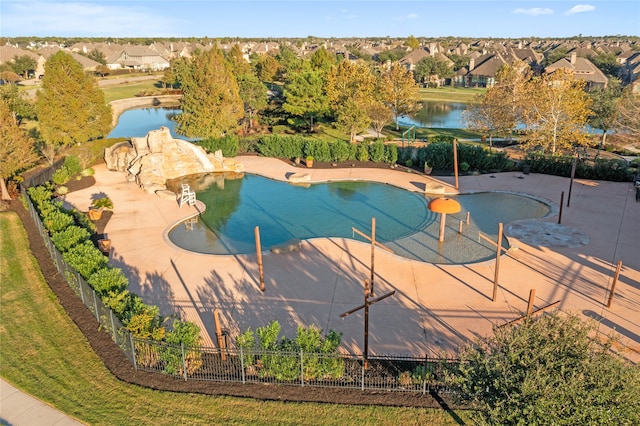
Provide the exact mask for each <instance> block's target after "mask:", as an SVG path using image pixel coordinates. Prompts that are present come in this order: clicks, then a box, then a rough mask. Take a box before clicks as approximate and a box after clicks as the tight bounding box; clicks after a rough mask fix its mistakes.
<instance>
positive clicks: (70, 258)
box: [62, 241, 107, 280]
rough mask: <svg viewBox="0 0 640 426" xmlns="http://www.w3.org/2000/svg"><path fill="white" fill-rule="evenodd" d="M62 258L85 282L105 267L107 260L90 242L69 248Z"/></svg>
mask: <svg viewBox="0 0 640 426" xmlns="http://www.w3.org/2000/svg"><path fill="white" fill-rule="evenodd" d="M62 258H63V259H64V260H65V262H67V263H68V264H69V266H71V267H72V268H73V269H75V270H76V271H78V273H79V274H80V275H81V276H82V277H83V278H84V279H85V280H86V279H89V277H90V276H91V274H93V273H94V272H95V271H97V270H98V269H100V268H104V267H105V266H106V265H107V258H106V257H105V256H104V255H103V254H102V253H101V252H100V250H98V249H97V248H96V247H95V246H94V245H93V244H92V243H91V241H85V242H84V243H82V244H78V245H76V246H74V247H71V248H70V249H69V251H67V252H66V253H63V254H62Z"/></svg>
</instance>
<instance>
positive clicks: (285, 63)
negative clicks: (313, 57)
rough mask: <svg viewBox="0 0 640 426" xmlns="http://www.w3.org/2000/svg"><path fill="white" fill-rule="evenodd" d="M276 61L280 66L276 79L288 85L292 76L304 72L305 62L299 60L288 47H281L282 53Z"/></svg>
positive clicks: (277, 56) (280, 52)
mask: <svg viewBox="0 0 640 426" xmlns="http://www.w3.org/2000/svg"><path fill="white" fill-rule="evenodd" d="M276 60H277V61H278V64H279V65H280V66H279V67H278V72H277V75H276V79H278V81H282V82H285V83H287V82H288V81H289V80H290V74H294V73H296V72H298V71H301V70H302V67H303V64H304V62H305V61H304V60H302V59H301V58H299V57H298V56H297V55H296V54H295V52H294V51H293V50H291V48H290V47H288V46H286V45H281V46H280V51H279V52H278V54H277V55H276Z"/></svg>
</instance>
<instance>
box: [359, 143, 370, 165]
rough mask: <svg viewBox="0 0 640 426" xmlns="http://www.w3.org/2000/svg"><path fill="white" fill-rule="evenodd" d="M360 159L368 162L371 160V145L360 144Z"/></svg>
mask: <svg viewBox="0 0 640 426" xmlns="http://www.w3.org/2000/svg"><path fill="white" fill-rule="evenodd" d="M357 152H358V157H357V159H358V161H362V162H363V163H364V162H367V161H369V147H368V146H367V145H366V144H364V143H359V144H358V151H357Z"/></svg>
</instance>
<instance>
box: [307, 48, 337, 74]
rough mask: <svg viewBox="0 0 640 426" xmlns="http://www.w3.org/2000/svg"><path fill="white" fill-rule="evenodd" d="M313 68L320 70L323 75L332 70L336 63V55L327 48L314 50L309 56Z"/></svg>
mask: <svg viewBox="0 0 640 426" xmlns="http://www.w3.org/2000/svg"><path fill="white" fill-rule="evenodd" d="M309 64H310V65H311V69H313V70H315V71H319V72H320V73H321V74H322V75H323V76H324V75H327V74H328V73H329V71H331V67H332V66H334V65H335V64H336V57H335V56H334V55H331V54H330V53H329V52H327V49H325V48H324V47H321V48H320V49H318V50H316V51H315V52H313V54H312V55H311V57H310V58H309Z"/></svg>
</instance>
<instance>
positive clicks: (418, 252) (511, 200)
mask: <svg viewBox="0 0 640 426" xmlns="http://www.w3.org/2000/svg"><path fill="white" fill-rule="evenodd" d="M181 182H188V183H189V184H190V185H191V188H192V189H194V190H196V197H197V199H198V200H200V201H202V202H203V203H205V204H206V206H207V209H206V211H205V212H204V213H203V214H201V215H200V216H198V217H197V218H196V219H190V220H187V221H185V222H182V223H180V224H178V225H177V226H175V227H174V228H173V229H171V230H170V231H169V232H168V238H169V240H170V241H171V242H172V243H173V244H175V245H176V246H178V247H180V248H183V249H185V250H189V251H194V252H197V253H205V254H218V255H227V254H250V253H255V248H256V247H255V234H254V229H255V227H256V226H259V228H260V237H261V246H262V249H263V250H269V249H270V248H272V247H274V246H278V245H282V244H284V243H287V242H289V241H291V240H304V239H309V238H317V237H345V238H353V239H357V240H361V241H363V242H366V241H365V240H364V239H363V238H362V237H360V236H358V235H357V233H355V232H354V231H353V229H352V228H356V229H358V230H360V231H361V232H364V233H365V234H367V235H370V233H371V218H372V217H375V218H376V239H377V240H378V241H380V242H381V243H384V244H385V245H386V246H387V247H389V248H390V249H391V250H393V252H394V253H396V254H398V255H400V256H403V257H406V258H409V259H415V260H420V261H423V262H429V263H442V264H463V263H474V262H479V261H483V260H488V259H491V258H492V257H494V256H495V246H493V245H492V244H491V243H489V242H487V241H485V240H484V239H481V238H479V237H478V234H479V232H482V233H483V234H486V235H488V236H489V237H490V238H493V240H495V239H496V237H497V231H498V223H499V222H502V223H505V224H506V223H508V222H510V221H513V220H516V219H528V218H540V217H544V216H546V215H547V214H549V211H550V209H549V206H548V205H546V204H544V203H542V202H540V201H537V200H534V199H532V198H529V197H524V196H520V195H515V194H510V193H498V192H486V193H479V194H471V195H462V196H458V197H457V199H458V201H459V202H460V204H461V206H462V211H461V212H460V213H458V214H455V215H448V216H447V218H448V219H447V229H446V235H445V242H444V243H439V242H438V232H439V223H440V218H439V216H438V215H436V214H435V213H433V212H431V211H429V209H428V208H427V204H428V202H429V201H430V200H431V198H430V197H427V196H425V195H424V194H422V193H416V192H410V191H406V190H403V189H400V188H397V187H394V186H391V185H386V184H380V183H373V182H365V181H348V182H328V183H321V184H312V185H307V186H297V185H291V184H289V183H287V182H280V181H275V180H271V179H267V178H264V177H261V176H257V175H252V174H244V175H240V176H238V175H227V176H225V175H224V174H209V175H203V176H199V177H190V178H189V179H182V180H180V181H179V182H178V181H174V182H170V183H169V184H168V186H169V187H170V188H171V189H174V188H172V186H179V183H181ZM467 211H469V212H470V217H471V221H470V223H469V225H467V224H466V222H465V224H464V225H463V233H462V234H459V233H458V230H459V223H460V221H461V220H464V219H465V218H466V212H467ZM503 244H504V245H505V246H506V247H508V244H507V242H506V240H505V241H504V242H503Z"/></svg>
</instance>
